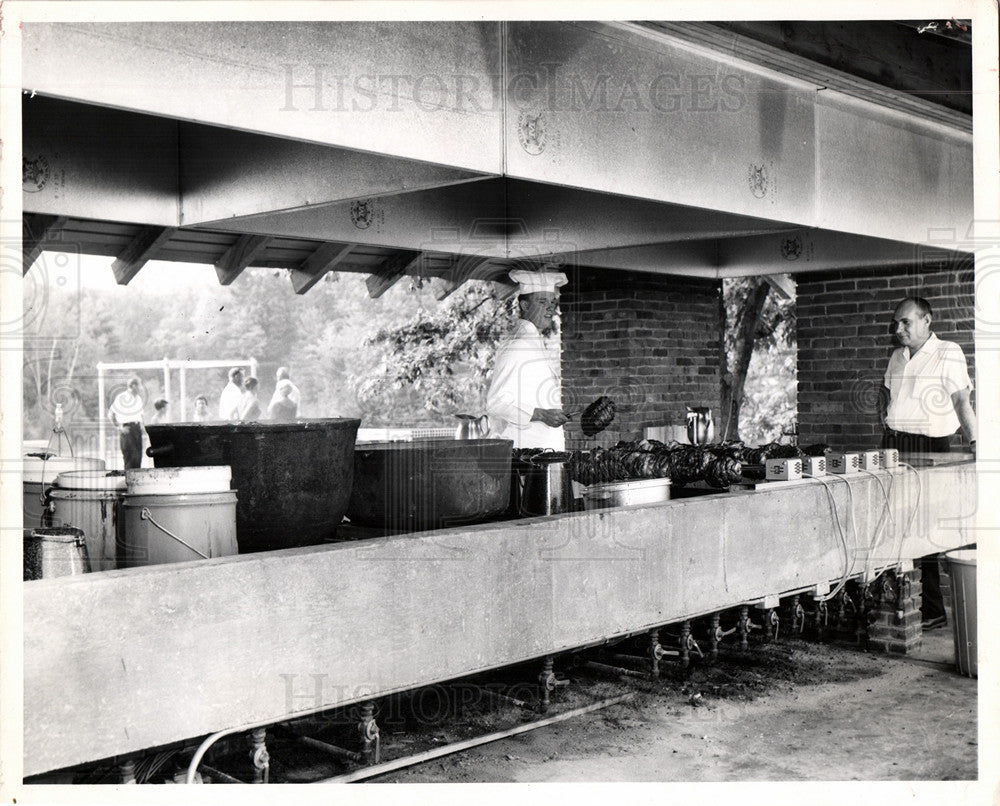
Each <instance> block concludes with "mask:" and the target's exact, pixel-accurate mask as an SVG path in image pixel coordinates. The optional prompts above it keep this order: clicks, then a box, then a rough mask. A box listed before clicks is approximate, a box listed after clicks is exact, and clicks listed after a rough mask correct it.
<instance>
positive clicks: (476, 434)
mask: <svg viewBox="0 0 1000 806" xmlns="http://www.w3.org/2000/svg"><path fill="white" fill-rule="evenodd" d="M455 416H456V417H457V418H458V421H459V422H458V428H456V429H455V439H484V438H485V437H486V435H487V434H489V433H490V418H489V417H487V416H486V415H485V414H483V415H481V416H479V417H477V416H476V415H475V414H456V415H455Z"/></svg>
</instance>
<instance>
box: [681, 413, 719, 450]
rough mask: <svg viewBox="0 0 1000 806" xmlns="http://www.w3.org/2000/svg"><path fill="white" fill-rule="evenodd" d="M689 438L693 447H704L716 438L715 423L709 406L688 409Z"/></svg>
mask: <svg viewBox="0 0 1000 806" xmlns="http://www.w3.org/2000/svg"><path fill="white" fill-rule="evenodd" d="M687 437H688V442H690V443H691V444H692V445H704V444H706V443H708V442H711V441H712V439H713V438H714V437H715V422H714V421H713V420H712V410H711V409H710V408H708V406H695V407H694V408H692V407H691V406H688V407H687Z"/></svg>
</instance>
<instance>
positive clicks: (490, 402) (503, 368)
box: [486, 319, 566, 451]
mask: <svg viewBox="0 0 1000 806" xmlns="http://www.w3.org/2000/svg"><path fill="white" fill-rule="evenodd" d="M536 408H540V409H561V408H562V390H561V389H560V383H559V355H558V353H556V352H555V351H553V350H550V349H548V348H547V347H546V345H545V340H544V339H543V338H542V334H541V333H539V332H538V328H536V327H535V326H534V325H533V324H532V323H531V322H528V321H526V320H524V319H519V320H518V323H517V328H516V329H515V331H514V332H513V333H512V334H511V335H510V336H508V337H506V338H505V339H504V340H503V341H501V342H500V346H499V347H498V348H497V354H496V360H495V363H494V366H493V375H492V377H491V379H490V388H489V391H488V392H487V393H486V413H487V414H488V415H489V418H490V436H494V437H499V438H501V439H512V440H514V447H515V448H552V449H554V450H557V451H561V450H563V449H564V448H565V446H566V440H565V436H564V434H563V429H562V427H561V426H560V427H559V428H552V427H551V426H547V425H545V424H544V423H539V422H531V415H532V413H533V412H534V410H535V409H536Z"/></svg>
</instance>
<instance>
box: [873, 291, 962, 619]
mask: <svg viewBox="0 0 1000 806" xmlns="http://www.w3.org/2000/svg"><path fill="white" fill-rule="evenodd" d="M892 319H893V328H894V333H895V336H896V340H897V341H898V342H899V344H900V346H899V347H897V348H896V349H895V350H894V351H893V353H892V356H891V357H890V358H889V366H888V367H887V368H886V371H885V386H884V387H883V390H882V395H881V397H880V403H881V407H880V408H881V419H882V425H883V426H884V428H885V431H884V433H883V435H882V447H883V448H896V449H897V450H899V452H900V453H947V452H949V451H950V450H951V436H952V434H954V433H955V432H956V431H957V430H958V429H959V427H961V429H962V432H963V433H964V435H965V437H966V439H967V440H968V441H969V445H970V447H971V449H972V452H973V453H975V451H976V413H975V412H974V411H973V409H972V403H971V401H970V395H971V393H972V381H971V380H970V378H969V367H968V364H967V362H966V360H965V353H963V352H962V348H961V347H960V346H959V345H957V344H955V343H954V342H951V341H942V340H941V339H939V338H938V337H937V336H936V335H935V334H934V333H932V332H931V321H932V319H933V313H932V311H931V306H930V303H929V302H927V300H925V299H923V298H922V297H907V298H906V299H904V300H903V301H902V302H900V303H899V305H897V306H896V310H895V312H894V313H893V316H892ZM920 569H921V583H922V587H923V591H922V593H923V600H922V602H921V607H920V612H921V616H922V618H923V628H924V629H925V630H930V629H934V628H935V627H940V626H943V625H944V624H945V623H946V616H945V611H944V600H943V599H942V597H941V580H940V571H939V569H938V558H937V555H932V556H930V557H924V558H922V559H921V561H920Z"/></svg>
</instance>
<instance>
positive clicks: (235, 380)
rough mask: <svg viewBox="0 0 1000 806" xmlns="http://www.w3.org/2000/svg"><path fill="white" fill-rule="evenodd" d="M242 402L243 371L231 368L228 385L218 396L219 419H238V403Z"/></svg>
mask: <svg viewBox="0 0 1000 806" xmlns="http://www.w3.org/2000/svg"><path fill="white" fill-rule="evenodd" d="M242 400H243V370H242V369H240V368H239V367H233V368H232V369H231V370H229V383H227V384H226V387H225V389H223V390H222V394H221V395H220V396H219V419H220V420H238V419H240V401H242Z"/></svg>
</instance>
